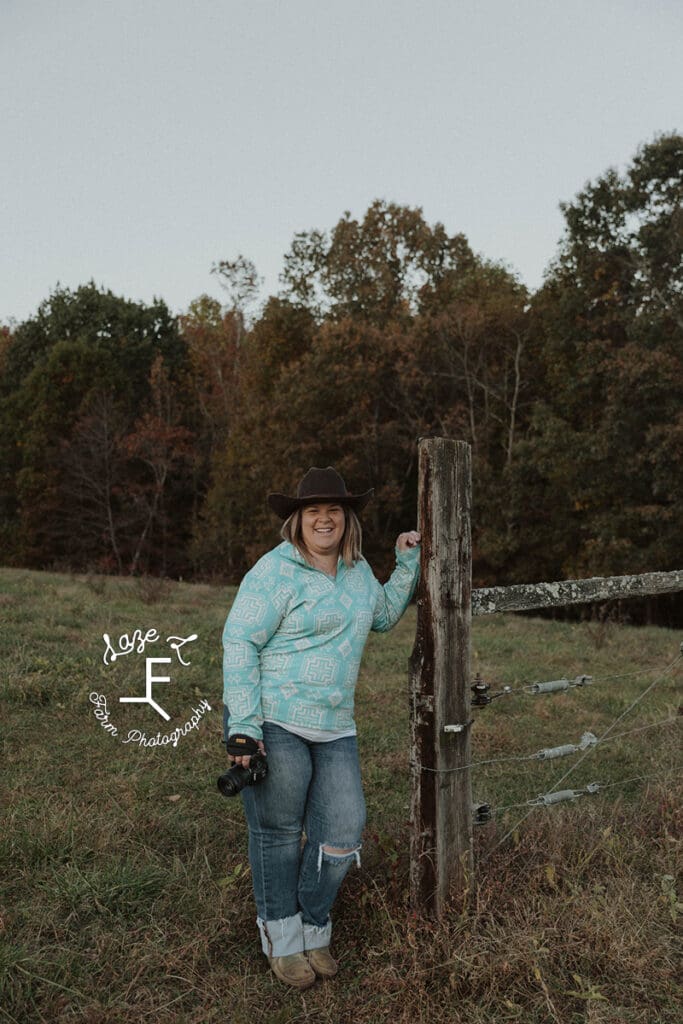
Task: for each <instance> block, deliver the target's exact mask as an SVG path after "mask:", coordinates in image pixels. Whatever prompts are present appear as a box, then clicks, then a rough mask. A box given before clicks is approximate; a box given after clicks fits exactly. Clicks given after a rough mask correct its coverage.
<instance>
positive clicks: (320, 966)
mask: <svg viewBox="0 0 683 1024" xmlns="http://www.w3.org/2000/svg"><path fill="white" fill-rule="evenodd" d="M306 956H307V957H308V962H309V964H310V965H311V967H312V968H313V970H314V971H315V973H316V974H317V975H318V977H319V978H334V976H335V974H336V973H337V971H338V970H339V964H338V963H337V961H336V960H335V959H334V957H332V956H330V947H329V946H322V947H321V948H320V949H308V950H306Z"/></svg>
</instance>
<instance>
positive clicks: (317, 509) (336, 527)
mask: <svg viewBox="0 0 683 1024" xmlns="http://www.w3.org/2000/svg"><path fill="white" fill-rule="evenodd" d="M345 525H346V517H345V515H344V509H343V507H342V506H341V505H334V504H331V503H327V502H323V503H321V504H319V505H306V506H305V507H304V508H303V509H302V510H301V534H302V538H303V542H304V544H305V545H306V547H307V549H308V550H309V551H310V552H311V554H313V555H335V556H336V555H338V554H339V545H340V544H341V541H342V537H343V536H344V527H345Z"/></svg>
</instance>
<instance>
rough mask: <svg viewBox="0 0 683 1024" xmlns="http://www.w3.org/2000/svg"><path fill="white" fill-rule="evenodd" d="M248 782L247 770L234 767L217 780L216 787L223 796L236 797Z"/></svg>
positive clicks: (237, 765)
mask: <svg viewBox="0 0 683 1024" xmlns="http://www.w3.org/2000/svg"><path fill="white" fill-rule="evenodd" d="M248 781H249V769H248V768H242V766H241V765H239V764H236V765H234V766H233V767H232V768H231V769H230V771H227V772H225V773H224V774H223V775H221V776H220V778H219V779H218V782H217V785H218V788H219V790H220V791H221V793H222V794H223V796H237V794H238V793H240V792H241V791H242V790H243V789H244V787H245V786H246V785H247V783H248Z"/></svg>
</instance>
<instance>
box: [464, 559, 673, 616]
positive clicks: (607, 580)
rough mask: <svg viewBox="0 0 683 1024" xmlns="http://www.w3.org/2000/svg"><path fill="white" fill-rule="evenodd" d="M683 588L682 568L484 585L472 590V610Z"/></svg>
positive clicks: (511, 608) (504, 609) (515, 609)
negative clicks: (551, 581)
mask: <svg viewBox="0 0 683 1024" xmlns="http://www.w3.org/2000/svg"><path fill="white" fill-rule="evenodd" d="M678 590H683V570H681V569H676V570H675V571H673V572H646V573H643V574H642V575H640V576H605V577H602V576H594V577H592V578H591V579H586V580H562V581H561V582H559V583H521V584H518V585H515V586H511V587H484V588H482V589H480V590H475V591H474V592H473V593H472V614H473V615H492V614H493V613H494V612H523V611H532V610H533V609H534V608H559V607H561V606H562V605H566V604H585V603H588V602H590V601H609V600H615V599H616V598H624V597H651V596H654V595H655V594H673V593H675V592H676V591H678Z"/></svg>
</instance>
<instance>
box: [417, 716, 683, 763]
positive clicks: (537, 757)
mask: <svg viewBox="0 0 683 1024" xmlns="http://www.w3.org/2000/svg"><path fill="white" fill-rule="evenodd" d="M673 722H683V718H681V716H671V717H669V718H664V719H662V721H660V722H650V723H649V724H648V725H639V726H637V727H636V728H635V729H628V730H627V731H626V732H620V733H617V735H616V736H610V737H609V739H601V740H599V739H597V738H596V737H593V740H594V742H590V741H588V742H586V743H585V744H584V746H581V743H579V744H565V745H564V746H565V747H572V748H573V749H571V750H566V752H565V753H563V754H555V755H554V756H551V757H549V756H548V751H549V750H550V751H552V750H558V749H561V748H560V747H550V748H544V749H543V750H537V751H535V753H533V754H510V755H509V756H507V757H492V758H488V759H486V760H483V761H470V763H469V764H462V765H458V767H457V768H427V767H425V766H424V765H422V766H421V767H420V771H423V772H433V773H434V774H436V775H450V774H452V773H453V772H464V771H466V770H467V769H468V768H481V767H482V766H483V765H489V764H507V763H509V762H513V761H516V762H519V761H550V760H554V759H555V758H556V757H563V756H567V755H569V754H578V753H579V752H580V751H581V750H585V749H586V747H588V746H591V747H597V746H600V745H601V744H605V743H613V742H614V741H615V740H619V739H623V737H624V736H631V735H632V734H633V733H636V732H644V731H645V730H646V729H658V728H660V727H661V726H664V725H671V724H672V723H673ZM592 735H593V734H592V733H584V736H592ZM410 767H411V768H417V765H416V764H415V763H414V762H411V764H410Z"/></svg>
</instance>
